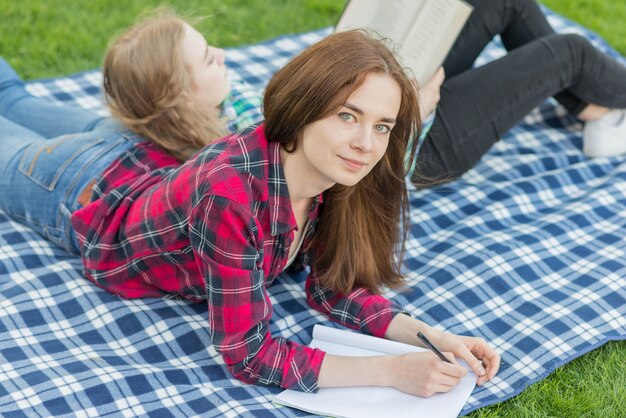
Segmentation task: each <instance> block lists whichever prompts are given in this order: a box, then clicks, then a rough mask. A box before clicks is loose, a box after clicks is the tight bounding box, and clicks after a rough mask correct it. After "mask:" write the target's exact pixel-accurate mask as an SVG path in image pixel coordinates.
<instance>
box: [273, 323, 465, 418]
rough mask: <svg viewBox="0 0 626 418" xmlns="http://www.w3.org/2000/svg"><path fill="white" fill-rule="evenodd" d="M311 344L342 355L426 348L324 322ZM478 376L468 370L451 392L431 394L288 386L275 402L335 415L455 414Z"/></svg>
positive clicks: (441, 417) (361, 417)
mask: <svg viewBox="0 0 626 418" xmlns="http://www.w3.org/2000/svg"><path fill="white" fill-rule="evenodd" d="M310 346H311V347H314V348H319V349H320V350H323V351H325V352H327V353H328V354H334V355H339V356H379V355H385V354H404V353H410V352H416V351H426V350H424V349H422V348H419V347H415V346H412V345H408V344H402V343H398V342H395V341H390V340H385V339H383V338H376V337H371V336H369V335H363V334H358V333H356V332H351V331H343V330H338V329H335V328H330V327H325V326H322V325H315V327H314V328H313V341H311V344H310ZM459 364H462V365H464V366H465V367H467V364H466V363H464V362H463V361H459ZM468 370H469V368H468ZM476 379H477V376H476V374H474V373H473V372H471V371H469V372H468V374H467V375H466V376H465V377H464V378H463V379H462V380H461V383H459V384H458V385H457V386H455V387H454V388H453V389H452V390H451V391H450V392H448V393H438V394H436V395H433V396H431V397H429V398H420V397H417V396H412V395H408V394H406V393H403V392H400V391H398V390H396V389H394V388H385V387H382V388H379V387H347V388H324V389H320V390H319V391H318V392H317V393H303V392H297V391H295V390H286V391H284V392H281V393H280V394H279V395H278V396H275V397H274V399H273V402H274V403H277V404H279V405H286V406H290V407H293V408H297V409H301V410H303V411H307V412H311V413H314V414H319V415H325V416H335V417H358V418H367V417H372V418H384V417H393V418H402V417H412V418H420V417H424V418H432V417H438V418H446V417H451V418H453V417H456V416H458V415H459V412H461V409H463V405H465V402H467V399H468V398H469V396H470V394H471V393H472V390H474V387H475V386H476Z"/></svg>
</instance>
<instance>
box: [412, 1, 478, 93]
mask: <svg viewBox="0 0 626 418" xmlns="http://www.w3.org/2000/svg"><path fill="white" fill-rule="evenodd" d="M472 9H473V8H472V6H470V5H469V4H467V3H465V2H463V1H459V0H436V1H427V2H426V4H425V5H424V7H423V8H422V9H421V13H420V14H419V15H418V16H417V19H416V20H415V22H414V24H413V25H412V27H411V29H410V30H409V32H408V33H407V35H406V37H405V38H404V41H403V43H402V46H401V49H400V58H401V60H402V61H403V63H404V64H405V65H406V66H408V67H410V68H411V69H412V70H413V72H414V73H415V78H417V81H418V83H419V84H420V85H422V84H424V83H426V82H428V81H429V80H430V79H431V78H432V76H433V75H434V74H435V71H437V68H439V67H440V66H441V64H442V63H443V61H444V59H445V58H446V55H447V54H448V52H449V51H450V48H451V47H452V44H454V41H455V40H456V38H457V36H458V35H459V32H460V31H461V29H462V28H463V25H464V24H465V21H466V20H467V18H468V17H469V15H470V13H471V12H472Z"/></svg>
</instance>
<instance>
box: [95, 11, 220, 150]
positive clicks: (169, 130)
mask: <svg viewBox="0 0 626 418" xmlns="http://www.w3.org/2000/svg"><path fill="white" fill-rule="evenodd" d="M185 25H186V22H185V20H183V19H181V18H180V17H178V16H176V15H174V14H173V13H172V12H171V11H167V10H159V11H158V14H157V15H155V16H152V17H149V18H147V19H145V20H143V21H141V22H139V23H137V24H136V25H134V26H133V27H131V28H130V29H128V30H127V31H126V32H124V33H123V34H122V35H121V36H119V37H118V38H117V39H115V40H114V42H113V43H112V44H111V46H110V47H109V49H108V51H107V53H106V55H105V57H104V63H103V83H104V86H103V87H104V93H105V101H106V103H107V105H108V107H109V109H110V110H111V114H112V115H113V116H114V117H115V118H116V119H118V120H119V121H121V122H122V123H123V124H124V125H126V126H127V127H128V128H129V129H130V130H132V131H134V132H136V133H137V134H139V135H141V136H143V137H144V138H146V139H149V140H151V141H153V142H154V143H156V144H158V145H159V146H161V147H162V148H163V149H164V150H165V151H167V152H168V153H169V154H171V155H172V156H174V157H175V158H177V159H179V160H181V161H184V160H186V159H188V158H189V157H190V156H191V155H192V154H193V153H195V152H196V151H198V150H199V149H200V148H202V147H204V146H205V145H207V144H209V143H211V142H213V141H214V140H216V139H218V138H221V137H223V136H224V135H226V134H227V133H228V131H227V129H226V124H225V122H224V120H222V119H221V118H220V114H219V110H218V109H208V108H206V106H198V105H197V104H195V103H194V102H193V96H192V95H191V91H192V87H193V86H192V83H193V81H192V77H191V69H190V67H189V66H188V64H187V63H186V62H185V57H184V52H183V48H182V45H183V38H184V36H185Z"/></svg>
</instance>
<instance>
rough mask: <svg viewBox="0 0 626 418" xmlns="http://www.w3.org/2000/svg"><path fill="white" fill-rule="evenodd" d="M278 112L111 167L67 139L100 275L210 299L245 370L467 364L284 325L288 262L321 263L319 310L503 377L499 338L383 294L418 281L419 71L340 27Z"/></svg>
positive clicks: (78, 216)
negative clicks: (281, 281)
mask: <svg viewBox="0 0 626 418" xmlns="http://www.w3.org/2000/svg"><path fill="white" fill-rule="evenodd" d="M264 110H265V118H266V122H265V124H263V125H260V126H258V127H252V128H250V129H248V130H245V131H244V132H241V133H240V134H236V135H232V136H230V137H226V138H224V139H223V140H220V141H218V142H215V143H214V144H212V145H209V146H206V147H204V148H203V149H202V150H201V151H199V152H198V153H196V154H194V155H193V156H192V157H191V158H190V159H188V160H187V161H186V162H185V163H184V164H183V165H182V166H179V165H178V164H174V160H173V159H172V158H171V157H169V156H168V155H167V154H165V153H164V152H163V150H162V149H161V148H158V147H157V146H156V145H155V144H154V142H151V141H142V140H140V139H139V138H137V137H133V136H131V135H129V142H130V144H131V145H128V146H127V148H126V149H125V150H124V151H123V152H122V153H121V154H119V153H117V152H116V153H115V154H116V158H115V159H114V160H113V161H112V162H111V163H109V164H108V166H107V167H101V166H100V165H94V164H90V157H91V155H89V154H86V155H85V154H84V153H79V152H77V151H76V148H74V149H72V150H69V149H67V148H63V147H58V148H59V149H60V150H62V151H59V152H60V153H61V152H62V153H63V154H64V156H65V158H66V160H65V161H70V160H71V162H70V163H69V164H70V165H73V166H75V167H76V169H75V170H74V173H73V175H72V176H71V179H68V180H66V181H63V182H60V181H59V182H58V183H62V184H61V185H60V186H57V187H61V188H62V189H63V190H62V191H59V193H57V196H61V195H62V196H64V197H65V196H67V198H65V200H63V201H62V205H61V206H62V208H61V209H59V213H61V215H60V216H63V215H62V214H63V213H65V212H70V213H69V214H68V216H67V217H68V219H70V220H71V223H70V224H69V225H68V228H67V229H66V230H64V232H65V234H66V237H65V239H66V240H68V241H71V240H75V244H76V246H77V247H78V248H80V252H81V256H82V260H83V264H84V273H85V275H86V277H87V278H89V279H90V280H92V281H93V282H94V283H96V284H97V285H98V286H101V287H103V288H105V289H107V290H108V291H110V292H113V293H115V294H118V295H120V296H121V297H125V298H137V297H163V296H167V295H172V294H176V295H179V296H182V297H184V298H187V299H190V300H206V301H207V306H208V319H209V324H208V325H209V328H208V330H209V332H210V336H211V341H212V344H213V345H214V347H215V348H216V350H217V351H218V352H220V354H221V355H222V356H223V358H224V361H225V363H226V365H227V367H228V368H229V370H230V371H231V372H232V373H233V375H234V376H235V377H237V378H238V379H241V380H243V381H245V382H249V383H257V384H263V385H279V386H281V387H283V388H293V389H297V390H303V391H314V390H316V389H317V388H319V387H332V386H359V385H375V386H391V387H395V388H397V389H399V390H402V391H404V392H407V393H411V394H415V395H420V396H428V395H431V394H433V393H436V392H445V391H449V390H450V389H451V388H452V387H454V385H456V384H457V383H458V382H459V379H460V378H461V377H462V376H463V375H465V373H466V370H465V369H464V368H463V367H461V366H460V365H458V364H457V363H456V362H455V363H453V364H449V363H445V362H443V361H441V360H439V359H438V358H437V357H436V356H435V355H434V354H432V353H430V352H426V353H413V354H407V355H402V356H381V357H374V358H371V357H370V358H353V357H341V356H331V355H326V354H325V353H324V352H322V351H320V350H318V349H311V348H309V347H306V346H301V345H299V344H296V343H294V342H291V341H288V340H285V339H283V338H274V337H272V336H271V335H270V333H269V326H268V324H269V319H270V317H271V316H272V306H271V304H270V301H269V297H268V294H267V292H266V288H267V286H269V285H270V284H271V283H272V282H273V281H274V280H275V279H276V278H277V276H278V275H279V274H280V273H281V272H282V271H284V270H285V269H286V268H287V267H288V266H292V268H300V269H301V268H303V266H304V265H308V266H309V267H310V274H309V276H308V278H307V281H306V295H307V300H308V302H309V303H310V304H311V305H312V306H313V307H314V308H315V309H317V310H319V311H321V312H323V313H325V314H327V315H328V316H329V317H330V318H332V319H334V320H335V321H338V322H340V323H342V324H344V325H345V326H348V327H350V328H353V329H358V330H360V331H362V332H365V333H368V334H372V335H375V336H378V337H385V338H390V339H393V340H397V341H403V342H406V343H411V344H415V345H420V343H419V340H418V338H417V336H416V334H417V332H419V331H421V332H423V333H424V334H425V335H426V336H427V337H428V338H430V339H431V340H432V341H433V343H434V344H435V345H437V346H439V347H440V348H441V349H442V350H444V351H446V352H447V353H448V354H447V355H448V356H449V357H450V358H451V359H452V358H454V357H453V356H456V357H460V358H462V359H464V360H465V361H466V362H467V363H468V364H469V365H470V367H471V368H472V370H474V371H475V372H476V373H477V374H478V375H479V378H478V384H482V383H484V382H486V381H487V380H489V379H491V378H493V376H494V375H495V374H496V372H497V370H498V367H499V356H498V354H497V353H496V352H495V351H494V350H493V349H492V348H490V347H489V345H488V344H487V343H485V341H483V340H482V339H479V338H473V337H464V336H456V335H452V334H448V333H444V332H441V331H438V330H436V329H434V328H431V327H430V326H428V325H426V324H424V323H423V322H421V321H418V320H416V319H414V318H411V317H410V316H408V315H405V314H404V313H403V312H402V309H401V308H400V307H398V306H396V305H395V304H394V303H392V302H391V301H390V300H388V299H386V298H384V297H382V296H380V295H379V291H380V289H381V287H382V286H395V285H398V284H399V283H401V280H402V278H401V275H400V271H399V270H400V264H399V259H400V258H401V257H396V255H397V254H396V248H397V247H396V246H397V243H398V242H403V240H402V239H401V237H400V236H399V235H400V233H399V232H398V231H399V228H398V226H399V224H401V222H402V221H404V220H405V219H406V216H405V215H406V211H407V193H406V187H405V182H404V175H405V170H404V155H405V153H407V152H408V153H409V154H412V153H413V151H412V150H407V144H408V140H409V138H410V136H411V135H414V134H416V133H418V131H419V128H418V127H419V117H420V115H419V110H418V106H417V92H416V90H415V86H414V83H413V82H412V81H411V80H410V79H409V78H407V76H406V75H405V74H404V72H403V70H402V68H401V67H400V65H399V64H398V63H397V61H396V60H395V58H394V57H393V55H392V53H391V52H390V51H389V49H388V48H387V47H386V46H385V45H384V44H382V43H381V42H379V41H377V40H374V39H372V38H370V37H368V36H367V35H366V34H364V33H362V32H359V31H351V32H344V33H340V34H335V35H331V36H330V37H328V38H326V39H324V40H323V41H321V42H319V43H318V44H316V45H314V46H312V47H311V48H309V49H307V50H306V51H305V52H304V53H302V54H301V55H299V56H298V57H296V58H295V59H293V60H292V61H291V62H290V63H289V64H287V66H285V67H284V68H283V69H282V70H280V71H279V72H278V73H277V74H276V75H275V76H274V77H273V78H272V80H271V81H270V83H269V85H268V87H267V90H266V93H265V98H264ZM5 142H8V143H9V144H10V143H11V142H12V141H11V140H9V141H7V139H6V138H0V149H2V153H1V154H3V157H2V158H3V160H2V164H0V166H1V167H2V170H4V171H5V172H6V173H7V174H11V175H21V176H26V175H25V173H24V172H23V171H21V170H20V169H19V167H15V165H13V166H11V167H9V168H7V166H9V165H11V162H12V161H14V160H23V159H24V158H25V157H24V154H25V153H24V152H23V151H21V150H15V149H13V148H12V147H5V146H4V144H5ZM52 152H57V148H54V149H53V150H52ZM6 154H13V155H14V156H13V157H9V158H8V159H7V157H6V156H5V155H6ZM100 157H101V159H102V158H103V157H104V154H101V155H100ZM35 160H37V158H29V157H26V161H27V164H25V167H34V168H33V170H32V171H33V172H35V171H37V174H38V177H41V178H48V179H49V178H54V177H55V175H54V172H56V171H57V167H55V166H53V167H51V166H47V167H46V166H44V165H43V164H42V165H39V164H38V161H35ZM28 171H29V170H28V169H27V170H26V173H28ZM31 174H32V173H31ZM62 174H63V175H66V174H67V171H64V172H63V173H62ZM26 177H27V179H25V180H23V185H22V190H23V194H22V195H28V196H31V198H30V199H29V200H30V202H31V204H33V203H34V202H37V204H38V205H42V202H43V201H44V198H43V197H40V196H41V195H44V194H46V193H48V192H47V191H46V190H43V189H41V188H40V187H39V186H38V184H36V183H35V181H33V180H32V178H31V177H32V176H30V177H29V176H26ZM29 180H30V181H31V183H30V184H28V183H27V181H29ZM93 182H95V186H94V187H92V188H90V187H87V188H86V187H85V186H86V185H88V184H92V183H93ZM82 190H87V191H90V190H93V194H92V196H82V195H80V194H79V193H77V191H82ZM22 195H21V196H22ZM83 197H85V198H84V199H82V198H83ZM3 200H4V199H3ZM20 200H23V199H22V198H20ZM59 200H61V199H59ZM82 202H84V203H85V205H84V207H81V206H83V203H82ZM89 202H90V203H89ZM2 204H3V205H5V204H6V203H5V202H4V201H3V202H2ZM45 205H51V206H52V205H54V206H55V208H58V207H59V202H58V201H57V202H56V204H55V202H53V201H51V200H45ZM405 230H406V229H405ZM74 231H75V235H73V232H74Z"/></svg>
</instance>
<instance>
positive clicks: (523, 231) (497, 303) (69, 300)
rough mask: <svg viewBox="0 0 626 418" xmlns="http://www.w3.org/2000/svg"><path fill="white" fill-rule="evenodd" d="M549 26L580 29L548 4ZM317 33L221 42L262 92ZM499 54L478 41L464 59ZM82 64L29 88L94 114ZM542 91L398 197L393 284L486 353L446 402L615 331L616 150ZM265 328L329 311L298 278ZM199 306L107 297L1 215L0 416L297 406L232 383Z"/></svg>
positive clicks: (527, 372)
mask: <svg viewBox="0 0 626 418" xmlns="http://www.w3.org/2000/svg"><path fill="white" fill-rule="evenodd" d="M547 14H548V15H549V17H550V20H551V23H552V24H553V25H554V26H555V28H557V30H559V31H568V32H578V33H582V34H584V35H586V36H588V37H589V38H590V39H592V40H593V41H594V42H595V43H596V45H598V46H599V47H600V48H602V49H603V50H605V51H607V52H608V53H610V54H612V55H614V56H617V54H616V53H615V52H614V51H612V50H610V49H609V48H608V46H607V45H606V44H605V43H604V42H603V41H602V40H601V39H600V38H598V37H597V36H596V35H594V34H592V33H590V32H588V31H586V30H584V29H583V28H581V27H579V26H577V25H575V24H573V23H572V22H569V21H567V20H565V19H562V18H561V17H559V16H557V15H554V14H552V13H550V12H549V11H547ZM329 31H330V30H329V29H325V30H321V31H317V32H313V33H308V34H304V35H294V36H286V37H282V38H278V39H275V40H272V41H270V42H267V43H263V44H259V45H254V46H250V47H245V48H238V49H231V50H229V51H228V52H227V57H228V66H229V67H230V68H231V69H233V70H232V71H231V76H233V77H235V78H241V79H244V80H246V81H248V82H250V83H252V84H253V85H254V86H255V87H257V88H262V86H263V84H264V83H265V82H266V81H267V79H268V78H269V76H270V75H271V74H272V73H273V72H274V71H275V70H276V69H277V68H278V67H280V66H281V65H282V64H283V63H284V62H285V61H287V60H288V59H289V58H290V57H291V56H293V54H295V53H296V52H298V51H300V50H301V49H302V48H304V47H305V46H307V45H309V44H311V43H312V42H314V41H315V40H317V39H320V38H321V37H323V36H325V35H326V34H328V33H329ZM503 53H504V52H503V50H502V49H501V46H500V44H499V43H498V42H495V43H493V44H492V45H490V47H489V48H488V50H487V51H486V53H485V54H484V55H483V56H482V57H481V61H482V62H484V61H485V60H489V59H493V58H494V57H497V56H499V55H501V54H503ZM100 80H101V76H100V73H99V72H98V71H89V72H85V73H82V74H77V75H74V76H70V77H63V78H57V79H50V80H43V81H38V82H33V83H30V84H29V86H28V87H29V89H30V91H31V92H33V93H35V94H38V95H41V96H46V97H49V98H50V99H51V100H56V101H60V102H73V103H77V104H79V105H81V106H84V107H87V108H94V109H98V110H100V111H103V110H102V109H103V108H102V103H101V100H100V96H99V87H98V86H99V84H100ZM555 103H556V102H554V101H552V100H549V101H547V102H546V103H544V104H543V105H542V106H541V107H540V108H538V109H536V110H535V111H533V112H532V113H531V114H530V115H529V116H528V117H527V118H525V119H524V121H523V122H522V123H520V124H519V125H518V126H516V127H515V128H514V129H513V130H512V131H511V132H510V133H509V134H507V135H506V137H505V138H504V139H503V140H502V141H500V142H499V143H498V144H497V145H496V146H495V147H494V148H493V149H492V150H491V151H490V152H489V154H488V155H486V156H485V158H484V159H483V160H482V162H481V163H480V164H479V165H478V166H477V167H476V168H474V169H473V170H471V171H470V172H468V173H467V174H466V175H464V176H463V177H462V178H460V179H459V180H457V181H455V182H453V183H451V184H448V185H445V186H441V187H438V188H435V189H432V190H426V191H420V192H412V194H411V205H412V227H411V234H410V239H409V241H408V243H407V244H408V248H409V251H408V254H407V259H406V262H405V268H406V272H407V275H408V278H409V281H408V286H407V288H406V289H405V291H403V292H388V293H387V296H389V297H392V298H394V299H395V300H397V301H398V302H400V303H401V304H403V305H406V306H407V308H408V310H409V311H410V312H411V313H412V314H413V315H415V316H416V317H419V318H421V319H423V320H424V321H426V322H429V323H431V324H438V325H437V326H438V327H439V328H441V329H447V330H450V331H452V332H456V333H466V334H473V335H480V336H483V337H484V338H486V339H487V340H489V341H491V342H493V344H494V345H495V346H496V348H497V349H498V350H499V351H500V352H501V354H502V358H503V365H502V367H501V370H500V373H499V374H498V376H497V377H496V378H495V380H494V381H493V382H492V383H489V384H487V385H485V386H484V387H480V388H477V389H476V390H475V391H474V393H473V394H472V396H471V398H470V399H469V402H468V403H467V404H466V406H465V407H464V409H463V413H468V412H469V411H472V410H474V409H476V408H479V407H482V406H485V405H489V404H492V403H496V402H499V401H503V400H505V399H508V398H510V397H512V396H514V395H516V394H518V393H519V392H521V391H522V390H523V389H524V388H525V387H527V386H528V385H529V384H531V383H533V382H536V381H538V380H540V379H542V378H543V377H545V376H546V375H547V374H548V373H550V372H552V371H553V370H555V368H557V367H558V366H560V365H562V364H564V363H567V362H569V361H571V360H572V359H574V358H576V357H578V356H580V355H582V354H584V353H586V352H588V351H590V350H592V349H594V348H596V347H598V346H600V345H602V344H604V343H606V342H607V341H609V340H620V339H624V338H626V307H625V306H626V279H625V278H626V257H625V255H626V240H625V239H624V238H623V236H624V231H626V160H625V159H624V158H617V157H616V158H602V159H595V160H589V159H587V158H585V157H584V156H583V155H582V153H581V126H580V124H578V123H576V122H575V120H574V119H573V118H572V117H570V116H567V115H566V113H565V111H564V110H563V109H562V108H561V107H559V106H557V105H556V104H555ZM269 292H270V295H271V298H272V303H273V305H274V308H275V315H274V319H273V321H272V322H271V331H272V332H273V333H274V335H280V336H283V337H287V338H291V339H293V340H295V341H298V342H300V343H308V342H309V341H310V337H311V331H312V327H313V325H314V324H315V323H324V324H327V325H330V323H329V322H328V321H327V320H326V319H325V318H324V317H323V316H321V315H320V314H318V313H317V312H315V311H313V310H311V309H310V308H309V307H308V306H307V305H306V302H305V300H304V276H295V277H294V276H287V275H283V276H282V277H281V278H280V279H279V280H277V283H276V284H274V285H273V286H272V287H271V288H270V290H269ZM206 326H207V320H206V306H204V305H203V304H190V303H187V302H184V301H174V300H166V299H145V300H121V299H118V298H116V297H115V296H113V295H111V294H109V293H107V292H105V291H103V290H101V289H98V288H96V286H94V285H93V284H91V283H90V282H88V281H87V280H86V279H84V278H83V277H81V263H80V260H78V259H77V258H76V257H72V256H69V255H68V254H66V253H64V252H63V251H62V250H60V249H57V248H55V247H54V246H53V245H52V244H49V243H48V242H46V241H44V240H43V239H41V238H40V237H39V236H38V235H36V234H35V233H34V232H32V231H31V230H29V229H27V228H25V227H23V226H21V225H20V224H18V223H15V222H13V221H11V220H9V219H8V218H7V217H6V216H5V215H3V214H2V213H0V414H6V415H10V416H15V417H20V416H24V417H26V416H28V417H32V416H49V415H55V416H59V415H68V416H69V415H71V416H105V415H114V416H155V417H166V416H176V417H180V416H184V417H188V416H196V415H201V416H205V417H206V416H226V417H238V416H250V417H252V416H254V417H273V416H306V415H307V414H306V413H303V412H299V411H296V410H292V409H289V408H286V407H277V406H275V405H273V404H272V403H271V399H272V396H273V395H274V394H276V393H277V392H278V391H279V389H276V388H267V387H257V386H250V385H245V384H243V383H241V382H239V381H236V380H234V379H233V378H232V377H231V376H230V375H229V374H228V372H227V371H226V367H225V366H224V363H223V361H222V359H221V358H220V356H219V355H218V354H217V353H216V352H215V350H214V349H213V348H212V347H211V346H210V345H209V337H208V332H207V329H206Z"/></svg>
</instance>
